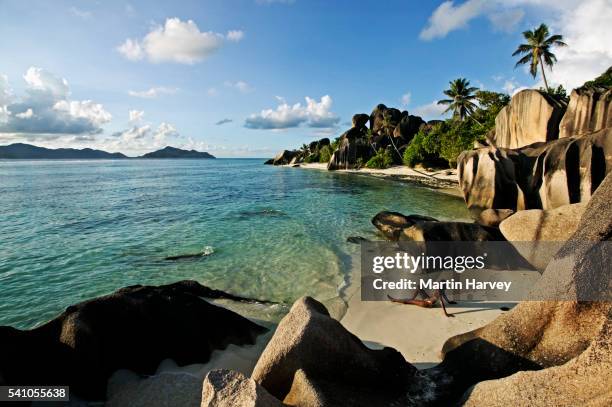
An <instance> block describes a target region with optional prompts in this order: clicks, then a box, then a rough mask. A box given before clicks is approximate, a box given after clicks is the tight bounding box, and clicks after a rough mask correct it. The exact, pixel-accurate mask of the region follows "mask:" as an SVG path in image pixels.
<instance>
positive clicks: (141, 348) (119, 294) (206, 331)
mask: <svg viewBox="0 0 612 407" xmlns="http://www.w3.org/2000/svg"><path fill="white" fill-rule="evenodd" d="M215 293H216V291H215V290H210V289H209V288H207V287H204V286H202V285H200V284H198V283H197V282H195V281H181V282H178V283H174V284H169V285H164V286H159V287H155V286H131V287H126V288H122V289H120V290H118V291H116V292H115V293H113V294H110V295H107V296H104V297H100V298H96V299H93V300H89V301H85V302H82V303H79V304H76V305H73V306H70V307H68V308H67V309H66V311H65V312H64V313H63V314H61V315H60V316H59V317H57V318H55V319H54V320H52V321H50V322H48V323H46V324H45V325H42V326H40V327H38V328H35V329H32V330H29V331H20V330H17V329H14V328H11V327H0V343H1V344H2V345H1V346H0V378H2V379H3V381H4V383H5V384H7V385H34V384H47V385H69V386H70V391H71V392H74V393H75V394H76V395H78V396H80V397H82V398H85V399H103V398H104V396H105V394H106V385H107V380H108V378H109V376H110V375H111V374H112V373H113V372H114V371H115V370H117V369H129V370H132V371H134V372H137V373H140V374H153V373H154V372H155V370H156V369H157V366H158V365H159V363H160V362H161V361H162V360H164V359H167V358H171V359H173V360H175V361H176V362H177V363H178V364H180V365H185V364H191V363H205V362H207V361H208V360H209V358H210V355H211V353H212V351H213V350H215V349H224V348H225V347H226V346H227V345H229V344H232V343H233V344H236V345H242V344H253V343H254V342H255V338H256V337H257V336H258V335H259V334H261V333H263V332H265V331H267V329H266V328H264V327H261V326H259V325H257V324H255V323H253V322H251V321H249V320H248V319H246V318H244V317H242V316H240V315H238V314H236V313H234V312H232V311H229V310H227V309H225V308H221V307H218V306H215V305H212V304H210V303H209V302H207V301H205V300H204V299H202V298H201V297H203V296H206V295H207V294H212V295H215Z"/></svg>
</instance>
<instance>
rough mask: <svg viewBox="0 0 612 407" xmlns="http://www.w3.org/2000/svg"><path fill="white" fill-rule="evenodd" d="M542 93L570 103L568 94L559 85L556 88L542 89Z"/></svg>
mask: <svg viewBox="0 0 612 407" xmlns="http://www.w3.org/2000/svg"><path fill="white" fill-rule="evenodd" d="M540 92H545V93H547V94H548V95H550V96H552V97H553V98H555V99H557V100H560V101H563V102H565V103H567V102H569V97H568V96H567V92H566V91H565V88H564V87H563V85H559V86H557V87H556V88H548V89H546V88H540Z"/></svg>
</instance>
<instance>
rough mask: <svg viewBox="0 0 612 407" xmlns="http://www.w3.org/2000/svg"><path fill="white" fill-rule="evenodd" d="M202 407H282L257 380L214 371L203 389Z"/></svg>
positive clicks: (228, 371) (233, 373)
mask: <svg viewBox="0 0 612 407" xmlns="http://www.w3.org/2000/svg"><path fill="white" fill-rule="evenodd" d="M201 398H202V404H201V407H282V406H283V403H281V402H280V401H279V400H278V399H276V398H274V397H273V396H272V395H270V393H268V391H267V390H266V389H264V388H263V387H261V386H260V385H259V384H257V383H256V382H255V380H253V379H250V378H247V377H246V376H244V375H243V374H242V373H238V372H234V371H231V370H225V369H219V370H212V371H210V372H209V373H208V375H207V376H206V379H205V380H204V385H203V387H202V397H201Z"/></svg>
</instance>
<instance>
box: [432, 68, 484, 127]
mask: <svg viewBox="0 0 612 407" xmlns="http://www.w3.org/2000/svg"><path fill="white" fill-rule="evenodd" d="M449 84H450V89H447V90H445V91H444V94H445V95H446V96H448V97H449V98H450V99H442V100H438V104H439V105H446V106H448V107H447V108H446V110H445V111H444V113H446V112H448V111H451V110H452V111H453V115H454V116H455V117H459V118H460V119H461V120H464V119H465V118H466V117H468V116H471V115H472V114H473V113H474V110H476V107H477V106H476V103H474V100H475V99H476V94H475V92H476V91H477V90H478V88H475V87H472V86H470V81H468V80H467V79H465V78H458V79H455V80H454V81H451V82H449Z"/></svg>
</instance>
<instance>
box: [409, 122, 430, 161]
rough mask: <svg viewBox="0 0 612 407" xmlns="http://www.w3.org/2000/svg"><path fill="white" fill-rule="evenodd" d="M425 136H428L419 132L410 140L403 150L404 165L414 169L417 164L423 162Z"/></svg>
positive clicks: (421, 131) (425, 151) (425, 152)
mask: <svg viewBox="0 0 612 407" xmlns="http://www.w3.org/2000/svg"><path fill="white" fill-rule="evenodd" d="M427 136H428V134H427V133H426V132H425V131H423V130H419V132H418V133H417V134H416V135H415V136H414V137H413V138H412V140H411V141H410V143H409V144H408V146H407V147H406V149H405V150H404V156H403V161H404V164H406V165H408V166H410V167H414V166H415V165H417V164H418V163H422V162H423V161H425V156H426V155H427V150H425V146H424V141H425V139H426V138H427Z"/></svg>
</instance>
